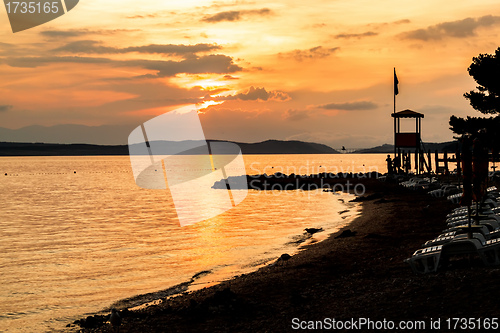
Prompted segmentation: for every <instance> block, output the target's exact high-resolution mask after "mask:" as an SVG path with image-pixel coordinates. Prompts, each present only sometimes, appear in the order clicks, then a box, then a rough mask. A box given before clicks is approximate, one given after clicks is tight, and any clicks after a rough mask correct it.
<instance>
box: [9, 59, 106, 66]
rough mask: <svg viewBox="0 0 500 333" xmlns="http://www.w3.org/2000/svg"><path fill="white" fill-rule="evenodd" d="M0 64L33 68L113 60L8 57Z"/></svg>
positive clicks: (99, 62) (100, 62)
mask: <svg viewBox="0 0 500 333" xmlns="http://www.w3.org/2000/svg"><path fill="white" fill-rule="evenodd" d="M0 62H2V63H5V64H7V65H9V66H11V67H21V68H35V67H39V66H44V65H48V64H54V63H80V64H104V63H111V62H113V60H111V59H107V58H91V57H9V58H4V59H1V60H0Z"/></svg>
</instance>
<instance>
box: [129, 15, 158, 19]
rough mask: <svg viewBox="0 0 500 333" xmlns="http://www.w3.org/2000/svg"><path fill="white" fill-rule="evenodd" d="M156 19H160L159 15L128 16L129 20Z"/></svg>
mask: <svg viewBox="0 0 500 333" xmlns="http://www.w3.org/2000/svg"><path fill="white" fill-rule="evenodd" d="M155 17H158V14H146V15H133V16H127V18H128V19H145V18H155Z"/></svg>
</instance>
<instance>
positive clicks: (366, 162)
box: [0, 154, 386, 332]
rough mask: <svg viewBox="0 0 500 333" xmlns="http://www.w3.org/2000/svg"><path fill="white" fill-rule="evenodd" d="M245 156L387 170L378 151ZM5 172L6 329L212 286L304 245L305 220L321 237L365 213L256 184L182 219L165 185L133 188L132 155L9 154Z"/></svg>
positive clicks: (43, 327) (1, 251)
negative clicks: (195, 218)
mask: <svg viewBox="0 0 500 333" xmlns="http://www.w3.org/2000/svg"><path fill="white" fill-rule="evenodd" d="M244 158H245V165H246V169H247V173H249V174H256V173H260V172H267V173H268V174H271V173H274V172H276V171H281V172H285V173H292V172H294V173H298V174H310V173H317V172H319V171H321V172H323V171H327V172H352V171H354V172H363V171H368V170H377V169H378V171H380V172H385V171H386V170H385V166H384V163H385V162H384V155H377V154H373V155H366V154H365V155H354V154H351V155H246V156H244ZM75 171H76V173H75ZM5 173H7V175H4V174H5ZM0 175H1V176H0V190H1V193H2V200H1V201H0V207H1V208H0V235H1V239H2V241H1V242H0V271H1V274H0V284H1V285H2V288H0V331H4V332H43V331H53V330H57V329H60V328H63V327H64V326H65V325H66V324H67V323H69V322H72V321H73V320H75V319H78V318H80V317H82V316H83V315H85V314H88V313H94V312H98V311H100V310H103V309H105V308H107V307H109V306H110V305H111V304H113V303H114V302H116V301H117V300H119V299H123V298H127V297H130V296H134V295H138V294H143V293H149V292H154V291H157V290H161V289H165V288H168V287H170V286H173V285H176V284H179V283H182V282H185V281H188V280H189V279H190V278H191V277H192V276H193V275H194V274H196V273H198V272H200V271H204V270H210V271H211V273H210V274H208V275H206V276H204V277H203V278H201V279H199V280H196V284H195V285H193V288H201V287H204V286H208V285H211V284H214V283H216V281H220V280H223V279H228V278H230V277H231V276H234V275H238V274H241V273H245V272H249V271H252V270H255V269H257V268H259V267H261V266H262V265H265V264H269V263H271V262H272V261H273V260H275V259H276V258H277V257H278V256H279V255H280V254H282V253H284V252H288V253H293V252H294V251H297V249H298V245H297V243H296V241H297V239H300V235H301V234H303V229H304V228H306V227H323V228H324V229H325V230H326V232H324V233H320V234H317V235H315V237H314V238H315V239H319V240H321V239H323V238H324V237H326V236H327V234H328V233H332V232H335V231H336V230H338V228H340V227H341V226H343V225H345V223H346V222H347V221H349V220H350V219H352V218H353V217H354V216H355V215H356V214H358V207H357V206H354V205H353V204H344V203H342V202H341V200H339V199H341V198H343V199H344V200H345V201H346V202H347V201H348V199H349V197H348V195H345V194H343V195H341V196H338V195H332V194H331V193H324V192H321V191H311V192H302V191H289V192H258V191H249V193H248V196H247V197H246V199H245V200H244V201H243V202H242V203H241V204H240V205H238V206H237V207H235V208H233V209H232V210H230V211H228V212H226V213H224V214H222V215H219V216H217V217H215V218H212V219H209V220H206V221H204V222H200V223H196V224H194V225H191V226H185V227H180V226H179V223H178V220H177V218H176V214H175V210H174V205H173V203H172V200H171V197H170V193H169V192H168V190H167V191H165V190H145V189H141V188H139V187H138V186H136V185H135V183H134V179H133V176H132V172H131V169H130V162H129V159H128V157H127V156H119V157H109V156H103V157H1V158H0ZM214 191H215V190H214ZM346 209H349V210H350V211H349V212H348V213H344V214H342V215H339V212H340V211H343V210H346ZM309 241H310V240H309ZM306 243H307V242H306Z"/></svg>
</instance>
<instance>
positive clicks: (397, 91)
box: [394, 68, 399, 95]
mask: <svg viewBox="0 0 500 333" xmlns="http://www.w3.org/2000/svg"><path fill="white" fill-rule="evenodd" d="M398 84H399V80H398V76H397V75H396V68H394V95H397V94H399V89H398Z"/></svg>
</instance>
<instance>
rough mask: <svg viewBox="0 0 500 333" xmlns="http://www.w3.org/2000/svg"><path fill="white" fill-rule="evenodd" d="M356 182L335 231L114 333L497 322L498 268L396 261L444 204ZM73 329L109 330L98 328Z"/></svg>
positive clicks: (135, 316) (435, 222) (434, 224)
mask: <svg viewBox="0 0 500 333" xmlns="http://www.w3.org/2000/svg"><path fill="white" fill-rule="evenodd" d="M363 183H364V184H365V185H366V188H367V190H368V191H369V193H370V194H371V195H370V196H368V197H367V198H365V199H366V200H361V202H362V214H361V215H360V216H359V217H358V218H356V219H355V220H354V221H353V222H352V223H351V224H350V225H349V226H348V227H346V228H345V230H341V231H340V232H339V233H337V234H335V235H332V236H330V237H329V238H328V239H327V240H325V241H323V242H320V243H317V244H313V245H310V246H308V248H307V250H305V251H302V252H300V253H298V254H297V255H295V256H293V257H292V258H290V259H289V260H287V261H286V262H283V263H279V264H276V265H272V266H266V267H264V268H262V269H260V270H258V271H256V272H254V273H251V274H247V275H244V276H239V277H237V278H235V279H233V280H231V281H227V282H223V283H221V284H219V285H216V286H213V287H210V288H206V289H202V290H198V291H194V292H190V293H184V294H182V295H180V296H177V297H173V298H169V299H166V300H164V301H163V302H161V303H160V304H158V305H155V306H150V307H147V308H145V309H142V310H140V311H125V312H122V317H123V322H122V325H121V327H120V332H121V333H126V332H288V331H294V329H293V328H294V327H297V325H298V324H297V323H299V321H298V320H301V321H304V322H303V323H302V325H303V327H307V326H308V325H312V324H310V323H309V321H323V320H324V319H325V318H335V319H336V320H337V321H338V320H351V318H353V319H354V320H358V319H360V318H366V319H370V320H372V321H383V320H384V319H385V320H392V321H394V322H395V323H396V325H398V323H399V322H400V321H401V320H419V321H423V322H424V323H425V325H426V326H425V329H424V328H422V327H421V328H420V329H419V330H418V331H420V332H421V331H429V330H430V322H431V320H432V321H434V322H435V321H436V320H438V319H440V320H441V330H447V325H448V324H447V322H446V319H448V318H455V317H459V318H465V317H466V318H480V317H481V318H496V317H500V306H499V303H500V290H499V288H498V287H497V283H498V281H499V279H500V268H491V267H483V266H482V265H481V264H480V263H479V262H478V261H477V260H474V259H473V260H472V261H471V260H469V258H467V259H460V260H457V261H455V262H454V263H452V265H451V267H450V268H449V269H447V270H446V271H441V272H439V273H437V274H432V275H415V274H414V273H413V272H412V271H411V269H410V267H409V266H408V264H406V263H405V262H403V260H404V259H406V258H408V257H409V256H411V254H412V253H413V252H414V251H415V250H417V249H418V248H420V246H421V244H422V243H424V242H425V241H426V240H429V239H432V238H434V237H436V236H437V235H438V234H440V233H441V231H442V230H443V229H444V228H445V217H446V214H447V213H449V212H450V211H451V209H452V208H454V207H455V206H454V205H452V204H451V203H449V202H447V201H446V200H445V199H436V198H432V197H430V196H429V195H426V194H424V193H417V192H413V191H409V190H405V189H403V188H401V187H398V186H396V185H392V184H385V183H380V182H378V181H377V180H370V179H365V180H363ZM347 230H350V232H348V231H347ZM341 235H344V236H347V237H343V236H341ZM339 236H340V237H339ZM294 318H298V319H295V320H294ZM101 319H103V320H105V318H101ZM294 323H296V324H295V325H294ZM452 326H453V321H452ZM309 327H311V326H309ZM365 328H366V327H365ZM452 328H453V327H452ZM83 331H84V332H113V329H112V328H111V326H110V324H109V323H107V324H104V325H102V326H99V327H97V328H91V329H90V328H89V329H84V330H83ZM434 331H436V330H434Z"/></svg>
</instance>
